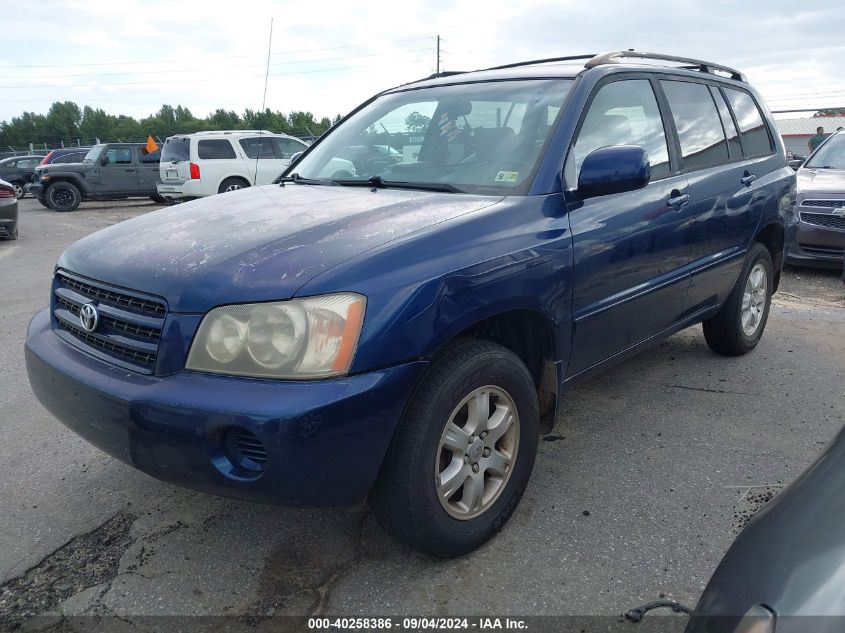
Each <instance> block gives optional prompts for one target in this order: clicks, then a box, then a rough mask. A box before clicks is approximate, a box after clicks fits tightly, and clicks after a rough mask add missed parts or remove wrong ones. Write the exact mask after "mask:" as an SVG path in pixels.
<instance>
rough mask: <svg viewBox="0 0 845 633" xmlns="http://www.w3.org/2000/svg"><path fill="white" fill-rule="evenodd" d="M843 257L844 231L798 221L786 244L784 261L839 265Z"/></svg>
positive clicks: (799, 263) (844, 251)
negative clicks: (792, 234) (792, 235)
mask: <svg viewBox="0 0 845 633" xmlns="http://www.w3.org/2000/svg"><path fill="white" fill-rule="evenodd" d="M844 257H845V231H843V230H839V229H833V228H828V227H824V226H818V225H815V224H808V223H807V222H803V221H801V222H798V230H797V231H796V232H795V236H794V238H793V239H792V240H791V241H790V243H789V244H787V248H786V261H787V263H790V264H798V265H806V266H824V267H830V268H837V267H841V266H842V263H843V258H844Z"/></svg>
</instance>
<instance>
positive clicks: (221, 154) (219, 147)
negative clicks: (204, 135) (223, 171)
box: [197, 138, 237, 160]
mask: <svg viewBox="0 0 845 633" xmlns="http://www.w3.org/2000/svg"><path fill="white" fill-rule="evenodd" d="M197 158H200V159H202V160H226V159H232V158H237V156H236V155H235V148H234V147H232V144H231V143H230V142H229V141H228V139H225V138H221V139H212V138H209V139H203V140H201V141H198V142H197Z"/></svg>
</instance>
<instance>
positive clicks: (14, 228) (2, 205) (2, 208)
mask: <svg viewBox="0 0 845 633" xmlns="http://www.w3.org/2000/svg"><path fill="white" fill-rule="evenodd" d="M0 238H3V239H7V240H16V239H18V196H17V192H16V191H15V187H14V186H13V185H12V183H9V182H6V181H5V180H0Z"/></svg>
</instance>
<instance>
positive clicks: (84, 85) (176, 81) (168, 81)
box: [0, 58, 429, 101]
mask: <svg viewBox="0 0 845 633" xmlns="http://www.w3.org/2000/svg"><path fill="white" fill-rule="evenodd" d="M424 61H429V60H428V59H422V58H418V59H410V60H406V61H405V63H406V64H415V63H418V62H424ZM371 66H372V64H359V65H353V66H334V67H331V68H319V69H312V70H301V71H296V72H286V73H270V76H271V77H290V76H294V75H307V74H311V73H326V72H334V71H340V70H352V69H355V68H368V67H371ZM263 76H264V75H262V74H258V75H240V76H238V77H235V79H254V78H256V77H263ZM216 79H217V78H215V77H207V78H203V79H166V80H157V81H126V82H115V83H93V84H92V83H82V84H60V83H59V84H56V83H54V84H20V85H13V86H3V88H17V89H25V88H112V87H115V88H117V87H121V86H148V85H159V84H181V83H197V82H200V83H202V82H208V81H215V80H216ZM0 101H4V99H0Z"/></svg>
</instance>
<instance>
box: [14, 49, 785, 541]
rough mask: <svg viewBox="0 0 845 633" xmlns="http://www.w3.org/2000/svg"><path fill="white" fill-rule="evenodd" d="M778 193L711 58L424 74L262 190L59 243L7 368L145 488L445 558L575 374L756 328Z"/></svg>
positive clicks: (772, 261)
mask: <svg viewBox="0 0 845 633" xmlns="http://www.w3.org/2000/svg"><path fill="white" fill-rule="evenodd" d="M367 148H370V149H371V150H372V151H370V150H368V149H367ZM353 149H354V151H352V150H353ZM350 156H352V157H354V158H351V159H349V158H344V160H343V161H338V160H337V159H338V157H350ZM385 156H390V160H385V159H384V157H385ZM350 161H352V162H354V165H352V167H354V169H351V168H350V167H349V166H348V163H349V162H350ZM337 164H343V165H347V166H346V167H345V168H344V169H343V170H341V171H339V172H338V173H334V172H333V171H332V167H331V166H332V165H337ZM794 196H795V173H794V172H793V171H792V170H791V169H790V168H789V167H788V166H787V161H786V156H785V153H784V147H783V144H782V142H781V140H780V138H779V137H778V136H777V134H776V132H775V126H774V124H773V122H772V120H771V116H770V115H769V113H768V111H767V109H766V107H765V105H764V104H763V101H762V99H761V98H760V96H759V95H758V93H757V92H756V91H755V90H754V89H753V88H752V87H751V86H749V84H748V83H747V81H746V80H745V78H744V77H743V75H742V74H741V73H739V72H738V71H736V70H733V69H730V68H726V67H722V66H718V65H715V64H711V63H708V62H702V61H698V60H690V59H686V58H677V57H670V56H664V55H656V54H650V53H642V52H633V51H626V52H622V53H607V54H603V55H597V56H578V57H566V58H558V59H553V60H540V61H535V62H526V63H521V64H513V65H510V66H506V67H500V68H493V69H488V70H484V71H478V72H471V73H449V74H442V75H439V76H435V77H431V78H428V79H426V80H423V81H418V82H415V83H411V84H407V85H403V86H399V87H397V88H394V89H391V90H387V91H385V92H383V93H380V94H378V95H376V96H375V97H373V98H372V99H370V100H369V101H367V102H366V103H364V104H362V105H361V106H360V107H358V108H357V109H356V110H354V111H353V112H352V113H351V114H350V115H349V116H347V117H346V118H345V119H344V120H343V121H342V122H341V123H340V124H338V125H337V126H335V127H334V128H332V129H331V130H330V131H329V132H328V133H327V134H325V135H324V136H323V137H322V138H321V139H319V141H317V142H316V143H315V144H314V145H312V146H311V147H309V148H308V149H307V150H306V151H305V152H304V154H302V155H301V156H300V157H298V158H297V160H296V161H295V162H294V163H293V165H292V166H291V167H289V168H288V170H287V171H286V172H285V174H283V175H282V177H281V178H279V179H278V181H277V183H276V184H274V185H268V186H261V187H253V188H249V189H243V190H240V191H237V192H231V193H224V194H220V195H216V196H212V197H210V198H206V199H203V200H197V201H194V202H190V203H187V204H183V205H179V207H178V208H172V209H163V210H160V211H156V212H154V213H148V214H146V215H144V216H141V217H137V218H134V219H132V220H129V221H126V222H122V223H120V224H117V225H114V226H112V227H110V228H107V229H105V230H102V231H99V232H97V233H95V234H93V235H90V236H88V237H86V238H84V239H82V240H80V241H79V242H77V243H76V244H74V245H72V246H71V247H70V248H68V249H67V250H66V251H65V252H64V254H63V255H62V256H61V258H60V259H59V261H58V263H57V265H56V269H55V274H54V276H53V281H52V288H51V299H50V307H49V308H48V309H45V310H43V311H42V312H39V313H38V314H37V315H36V316H35V317H34V318H33V320H32V323H31V324H30V327H29V332H28V335H27V342H26V361H27V368H28V372H29V379H30V382H31V384H32V387H33V389H34V391H35V393H36V395H37V396H38V398H39V399H40V400H41V402H42V403H43V404H44V405H45V406H46V407H47V409H48V410H49V411H50V412H52V413H53V414H54V415H55V416H56V417H57V418H59V419H60V420H61V421H62V422H63V423H64V424H66V425H67V426H68V427H70V428H71V429H73V430H74V431H76V432H77V433H78V434H79V435H81V436H82V437H84V438H86V439H87V440H88V441H90V442H91V443H93V444H94V445H96V446H98V447H100V448H101V449H102V450H104V451H106V452H107V453H109V454H111V455H113V456H115V457H117V458H118V459H121V460H123V461H125V462H126V463H128V464H131V465H133V466H135V467H137V468H139V469H140V470H142V471H144V472H146V473H149V474H150V475H152V476H154V477H158V478H160V479H163V480H165V481H168V482H172V483H175V484H179V485H183V486H187V487H191V488H195V489H198V490H203V491H207V492H211V493H214V494H220V495H226V496H231V497H239V498H243V499H251V500H255V501H261V502H270V503H280V504H312V505H313V504H316V505H343V504H351V503H354V502H357V501H360V500H362V499H363V498H365V497H367V496H369V501H370V503H371V504H372V507H373V508H374V509H375V512H376V514H377V515H378V517H379V519H380V520H381V521H382V523H383V524H384V525H385V526H386V527H387V528H388V530H389V531H390V532H391V533H393V534H395V535H396V536H397V537H399V538H401V539H403V540H404V541H406V542H407V543H410V544H411V545H412V546H414V547H416V548H418V549H420V550H422V551H425V552H428V553H431V554H435V555H441V556H453V555H458V554H461V553H463V552H467V551H469V550H471V549H472V548H475V547H477V546H478V545H480V544H481V543H483V542H484V541H486V540H487V539H489V538H490V537H491V536H492V535H493V534H494V533H495V532H496V531H497V530H498V529H499V528H501V527H502V525H503V524H504V523H505V521H507V519H508V518H509V516H510V515H511V513H512V512H513V511H514V509H515V508H516V506H517V504H518V503H519V500H520V498H521V496H522V494H523V492H524V490H525V487H526V485H527V483H528V479H529V476H530V474H531V470H532V468H533V466H534V458H535V453H536V450H537V442H538V437H539V436H540V435H541V434H543V433H547V432H549V431H550V430H551V428H552V426H553V424H554V421H555V414H556V410H557V404H558V401H559V400H560V398H561V397H563V396H564V394H565V392H566V390H567V389H569V388H570V387H571V386H572V385H574V384H576V383H577V382H578V381H580V380H583V379H584V378H586V377H588V376H591V375H593V374H595V373H596V372H597V371H600V370H603V369H605V368H607V367H609V366H610V365H613V364H614V363H618V362H619V361H621V360H623V359H625V358H627V357H629V356H631V355H632V354H634V353H636V352H638V351H639V350H641V349H643V348H645V347H647V346H649V345H652V344H654V343H655V342H657V341H660V340H661V339H663V338H665V337H667V336H669V335H671V334H673V333H675V332H678V331H679V330H681V329H683V328H687V327H689V326H691V325H695V324H697V323H703V326H704V334H705V337H706V339H707V343H708V344H709V345H710V347H711V348H713V350H715V351H716V352H717V353H720V354H727V355H739V354H744V353H746V352H749V351H751V350H752V349H753V348H754V347H755V346H756V345H757V343H758V341H759V340H760V337H761V335H762V333H763V329H764V328H765V325H766V318H767V316H768V313H769V305H770V301H771V297H772V293H773V292H774V291H775V290H776V289H777V286H778V280H779V278H780V270H781V264H782V262H783V251H784V240H785V238H788V236H789V235H790V231H794V227H795V221H794V218H793V217H792V215H791V214H792V211H791V209H792V203H793V201H794Z"/></svg>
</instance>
